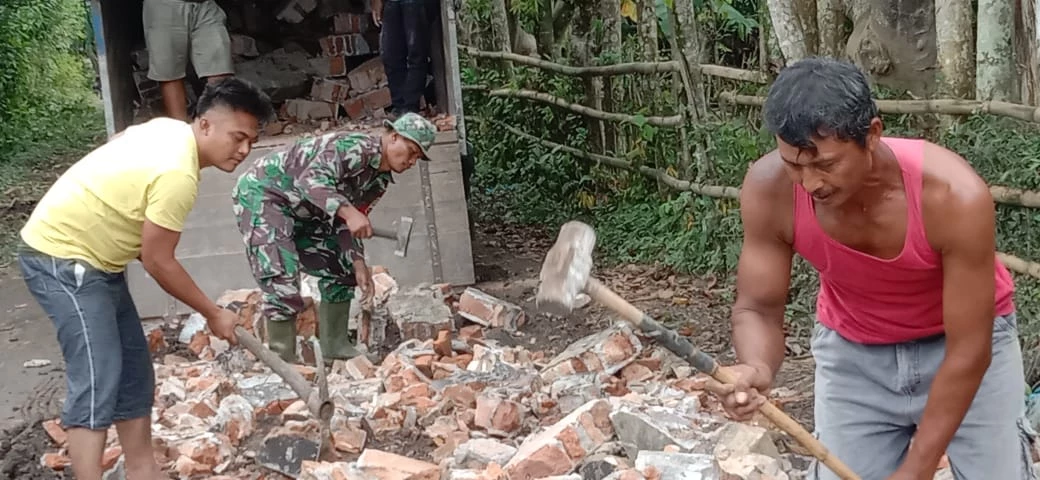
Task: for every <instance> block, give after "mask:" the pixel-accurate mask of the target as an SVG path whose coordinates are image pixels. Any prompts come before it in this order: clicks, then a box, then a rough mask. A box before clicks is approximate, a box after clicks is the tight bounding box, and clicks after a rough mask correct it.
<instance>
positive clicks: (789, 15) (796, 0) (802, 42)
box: [768, 0, 819, 64]
mask: <svg viewBox="0 0 1040 480" xmlns="http://www.w3.org/2000/svg"><path fill="white" fill-rule="evenodd" d="M768 5H769V17H770V19H771V20H772V25H773V30H774V31H775V32H776V38H777V39H778V40H779V41H780V50H781V51H782V52H783V53H784V60H785V62H786V63H787V64H791V63H793V62H796V61H798V60H801V59H803V58H805V57H808V56H812V55H815V54H816V45H817V44H818V38H819V34H818V31H817V28H816V0H768Z"/></svg>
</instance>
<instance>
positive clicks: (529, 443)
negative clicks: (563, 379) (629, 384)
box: [505, 400, 614, 480]
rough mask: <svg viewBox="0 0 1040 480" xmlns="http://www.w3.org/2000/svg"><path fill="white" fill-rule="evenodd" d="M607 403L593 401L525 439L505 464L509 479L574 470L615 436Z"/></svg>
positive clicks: (542, 475) (547, 475)
mask: <svg viewBox="0 0 1040 480" xmlns="http://www.w3.org/2000/svg"><path fill="white" fill-rule="evenodd" d="M609 414H610V404H609V403H608V402H607V401H606V400H593V401H590V402H588V403H586V404H585V405H582V406H581V407H580V408H578V409H576V410H574V411H573V412H571V413H570V414H568V415H567V416H566V417H564V418H563V419H562V420H560V421H559V422H557V423H556V424H554V425H553V426H551V427H549V428H547V429H545V430H543V431H541V432H539V433H536V434H534V435H532V436H530V437H528V438H527V440H525V441H524V442H523V443H522V444H521V445H520V447H519V449H518V450H517V452H516V455H514V456H513V458H512V459H511V460H510V461H509V463H507V464H506V465H505V470H506V472H507V473H508V474H509V478H511V479H514V480H529V479H535V478H544V477H550V476H553V475H563V474H566V473H569V472H571V471H573V470H574V469H575V468H576V467H577V466H578V464H579V463H580V462H581V461H582V460H583V459H584V458H585V456H586V455H588V454H589V453H591V452H592V451H594V450H596V449H597V448H598V447H599V446H601V445H603V443H604V442H606V441H607V440H609V439H610V438H611V437H612V436H613V435H614V430H613V426H612V425H611V423H610V417H609Z"/></svg>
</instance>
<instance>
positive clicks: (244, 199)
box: [232, 187, 357, 322]
mask: <svg viewBox="0 0 1040 480" xmlns="http://www.w3.org/2000/svg"><path fill="white" fill-rule="evenodd" d="M250 190H253V189H243V188H238V187H236V188H235V190H234V192H233V194H232V198H233V200H234V203H233V208H234V212H235V217H236V218H237V219H238V229H239V231H240V232H242V236H243V240H244V241H245V245H246V256H247V257H248V259H249V266H250V268H251V269H252V272H253V277H254V278H255V279H256V282H257V284H258V285H259V287H260V290H261V292H263V306H262V307H261V309H262V312H263V315H264V318H266V319H268V320H271V321H276V322H277V321H289V320H295V319H296V317H297V316H298V315H299V314H300V312H302V311H303V309H304V303H303V296H302V295H301V294H300V272H304V273H307V274H309V275H312V276H315V277H317V278H318V291H319V293H320V294H321V299H322V301H325V302H330V303H346V302H350V301H351V300H352V299H353V298H354V287H355V286H356V285H357V280H356V278H355V277H354V264H353V262H352V261H351V260H350V255H348V254H347V253H345V251H344V249H343V248H342V247H341V245H340V242H341V239H340V238H339V236H338V235H337V232H336V231H335V230H334V228H333V227H332V226H331V225H329V224H328V223H325V222H322V221H317V220H301V219H298V218H296V216H294V215H293V212H292V211H291V210H290V209H289V207H287V206H284V205H281V204H280V203H279V202H277V201H276V199H270V198H265V195H264V193H263V192H262V191H250ZM272 200H274V201H272Z"/></svg>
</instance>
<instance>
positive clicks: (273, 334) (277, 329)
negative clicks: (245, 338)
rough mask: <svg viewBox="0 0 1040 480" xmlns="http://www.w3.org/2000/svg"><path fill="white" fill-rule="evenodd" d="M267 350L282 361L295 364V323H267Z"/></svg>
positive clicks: (289, 321)
mask: <svg viewBox="0 0 1040 480" xmlns="http://www.w3.org/2000/svg"><path fill="white" fill-rule="evenodd" d="M267 348H269V349H271V351H272V352H274V353H276V354H278V356H279V357H281V358H282V360H285V361H286V362H289V363H296V362H297V360H296V322H295V321H292V320H286V321H282V322H272V321H270V320H268V321H267Z"/></svg>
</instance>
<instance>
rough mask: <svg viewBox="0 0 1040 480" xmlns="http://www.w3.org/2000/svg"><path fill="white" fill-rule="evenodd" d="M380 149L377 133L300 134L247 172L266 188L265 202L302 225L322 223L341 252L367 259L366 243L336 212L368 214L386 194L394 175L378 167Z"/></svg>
mask: <svg viewBox="0 0 1040 480" xmlns="http://www.w3.org/2000/svg"><path fill="white" fill-rule="evenodd" d="M381 153H382V145H381V144H380V141H379V137H378V136H370V135H366V134H362V133H356V132H355V133H350V132H333V133H328V134H325V135H322V136H316V137H306V138H301V139H299V140H298V141H296V143H295V144H293V145H292V146H291V147H289V148H288V149H287V150H283V151H280V152H276V153H272V154H270V155H267V156H266V157H264V158H262V159H260V160H258V161H257V162H256V164H255V165H253V166H252V167H251V168H250V170H249V171H248V172H246V175H249V176H252V177H253V178H252V179H250V180H253V181H255V183H254V182H249V183H253V184H254V185H255V187H259V188H263V190H264V203H267V204H274V205H276V206H280V207H282V209H281V210H283V211H287V212H289V214H291V215H292V217H293V218H294V219H295V220H297V224H298V225H299V224H300V223H308V222H320V223H322V224H325V225H322V226H323V227H324V226H326V225H327V226H329V227H331V230H332V231H333V232H335V235H336V236H337V237H338V238H339V242H338V243H339V245H340V248H341V249H342V250H343V252H344V253H349V255H350V257H351V259H352V260H358V259H363V258H364V246H363V245H362V243H361V241H360V239H355V238H353V236H352V235H351V234H350V230H349V229H348V228H347V225H346V222H344V221H343V220H342V219H341V218H340V217H339V216H338V215H337V211H338V210H339V208H340V207H341V206H344V205H352V206H354V208H357V209H358V210H359V211H361V213H364V214H366V215H367V214H368V212H369V211H370V210H371V208H372V206H373V205H375V204H376V202H378V201H379V199H380V198H382V196H383V194H384V193H385V192H386V189H387V186H388V185H389V184H390V183H391V182H393V177H392V174H391V173H390V172H380V171H379V163H380V159H381Z"/></svg>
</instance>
